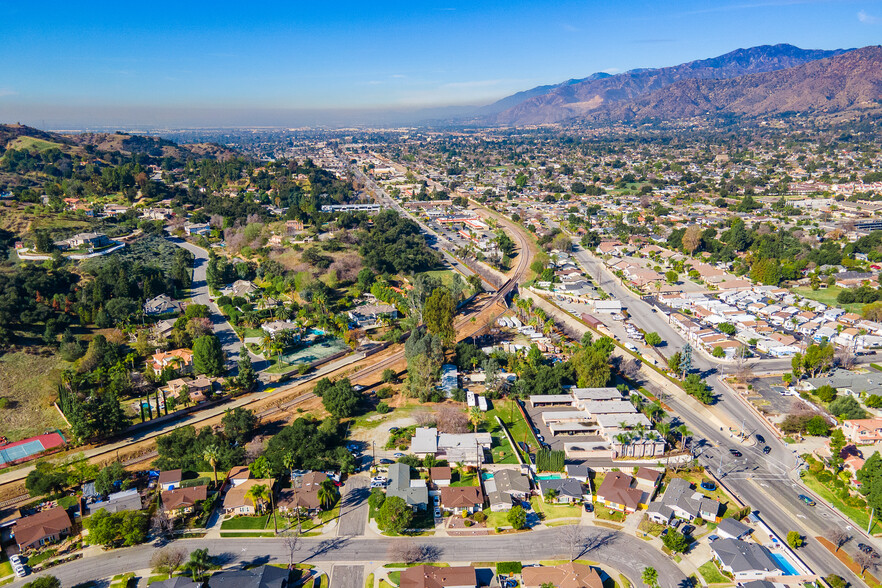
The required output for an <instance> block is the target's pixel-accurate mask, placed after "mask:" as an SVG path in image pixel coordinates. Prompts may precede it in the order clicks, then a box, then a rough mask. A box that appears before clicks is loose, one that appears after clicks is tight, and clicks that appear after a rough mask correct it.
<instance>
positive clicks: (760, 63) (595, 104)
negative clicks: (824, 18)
mask: <svg viewBox="0 0 882 588" xmlns="http://www.w3.org/2000/svg"><path fill="white" fill-rule="evenodd" d="M845 52H846V50H833V51H824V50H807V49H800V48H799V47H794V46H793V45H763V46H760V47H751V48H749V49H737V50H735V51H732V52H730V53H727V54H725V55H721V56H719V57H714V58H711V59H702V60H698V61H690V62H688V63H684V64H681V65H676V66H672V67H664V68H659V69H647V70H633V71H630V72H625V73H623V74H618V75H614V76H610V77H606V78H602V79H587V80H585V81H582V82H579V83H576V84H571V85H560V86H555V87H554V88H553V89H551V90H550V91H548V92H546V93H545V94H542V95H539V96H534V97H532V98H529V99H527V100H525V101H523V102H521V103H520V104H517V105H516V106H514V107H512V108H509V109H507V110H505V111H503V112H501V113H499V114H498V115H497V116H496V117H495V122H497V123H499V124H508V125H525V124H545V123H556V122H561V121H565V120H568V119H573V118H581V117H588V118H593V117H591V116H590V115H591V114H592V113H597V112H598V111H600V112H605V113H607V114H612V113H613V112H614V111H615V107H616V106H618V105H624V104H627V103H630V102H634V101H636V100H638V99H639V98H642V97H644V96H648V95H652V94H653V93H655V92H659V91H660V90H663V89H665V88H668V87H669V86H671V85H672V84H675V83H678V82H683V81H686V80H719V79H731V78H739V77H742V76H745V75H749V74H759V73H767V72H775V71H779V70H785V69H788V68H792V67H795V66H799V65H802V64H805V63H809V62H812V61H816V60H819V59H824V58H829V57H832V56H836V55H840V54H843V53H845Z"/></svg>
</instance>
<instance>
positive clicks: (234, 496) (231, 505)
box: [223, 478, 276, 515]
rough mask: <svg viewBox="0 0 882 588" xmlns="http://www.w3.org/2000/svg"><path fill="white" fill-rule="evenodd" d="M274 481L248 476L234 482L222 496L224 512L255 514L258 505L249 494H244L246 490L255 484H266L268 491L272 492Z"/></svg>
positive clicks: (246, 492)
mask: <svg viewBox="0 0 882 588" xmlns="http://www.w3.org/2000/svg"><path fill="white" fill-rule="evenodd" d="M275 484H276V481H275V480H273V479H271V478H266V479H260V478H248V479H247V480H245V481H243V482H242V483H241V484H236V485H234V486H233V487H232V488H230V489H229V490H227V493H226V495H225V496H224V504H223V508H224V514H232V515H254V514H257V510H258V507H259V505H258V504H255V502H256V501H254V500H252V499H251V497H250V496H246V495H247V494H248V492H249V491H250V490H251V489H252V488H253V487H255V486H266V488H267V490H268V491H269V492H273V487H274V486H275Z"/></svg>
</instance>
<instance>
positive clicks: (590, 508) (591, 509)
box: [585, 502, 594, 512]
mask: <svg viewBox="0 0 882 588" xmlns="http://www.w3.org/2000/svg"><path fill="white" fill-rule="evenodd" d="M585 512H594V505H593V504H591V503H590V502H586V503H585Z"/></svg>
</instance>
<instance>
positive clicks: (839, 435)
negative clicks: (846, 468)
mask: <svg viewBox="0 0 882 588" xmlns="http://www.w3.org/2000/svg"><path fill="white" fill-rule="evenodd" d="M845 443H846V439H845V433H843V432H842V429H835V430H834V431H833V432H832V433H830V455H831V457H832V459H833V461H834V463H835V464H837V465H838V464H839V462H841V461H842V457H841V455H840V454H841V453H842V448H843V447H845Z"/></svg>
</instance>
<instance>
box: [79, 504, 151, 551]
mask: <svg viewBox="0 0 882 588" xmlns="http://www.w3.org/2000/svg"><path fill="white" fill-rule="evenodd" d="M84 524H85V527H86V529H88V530H89V536H88V540H89V542H90V543H91V544H93V545H103V546H104V547H116V546H119V545H125V546H127V547H128V546H131V545H137V544H139V543H143V542H144V541H145V540H146V539H147V530H148V527H149V519H148V518H147V513H146V512H142V511H132V510H124V511H120V512H115V513H109V512H107V511H106V510H104V509H103V508H102V509H99V510H98V512H96V513H95V514H93V515H92V516H90V517H89V518H87V519H86V520H85V522H84Z"/></svg>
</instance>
